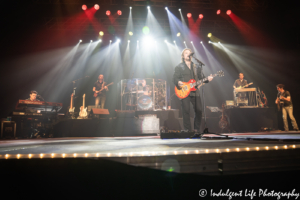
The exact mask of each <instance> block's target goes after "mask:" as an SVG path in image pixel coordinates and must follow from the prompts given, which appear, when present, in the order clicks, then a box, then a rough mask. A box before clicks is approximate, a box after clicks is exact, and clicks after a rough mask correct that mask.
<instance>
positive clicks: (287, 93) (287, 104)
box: [277, 91, 293, 107]
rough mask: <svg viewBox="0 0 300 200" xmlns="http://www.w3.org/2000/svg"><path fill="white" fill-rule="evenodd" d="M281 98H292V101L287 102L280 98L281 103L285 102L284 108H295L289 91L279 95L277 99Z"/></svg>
mask: <svg viewBox="0 0 300 200" xmlns="http://www.w3.org/2000/svg"><path fill="white" fill-rule="evenodd" d="M280 96H283V97H284V98H287V97H290V101H286V100H283V99H280V98H279V100H280V101H283V107H288V106H293V103H292V98H291V95H290V92H289V91H284V92H283V93H278V95H277V97H280Z"/></svg>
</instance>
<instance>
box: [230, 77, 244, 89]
mask: <svg viewBox="0 0 300 200" xmlns="http://www.w3.org/2000/svg"><path fill="white" fill-rule="evenodd" d="M245 85H247V80H245V79H243V81H241V80H240V79H236V80H235V82H234V84H233V86H235V87H236V88H238V87H240V86H241V87H243V86H245Z"/></svg>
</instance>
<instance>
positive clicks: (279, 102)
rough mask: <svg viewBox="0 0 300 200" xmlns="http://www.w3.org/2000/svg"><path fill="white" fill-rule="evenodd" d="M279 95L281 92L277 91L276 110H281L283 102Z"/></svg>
mask: <svg viewBox="0 0 300 200" xmlns="http://www.w3.org/2000/svg"><path fill="white" fill-rule="evenodd" d="M280 97H281V93H278V94H277V99H276V104H277V109H278V111H281V109H282V107H283V104H284V101H283V100H281V99H280Z"/></svg>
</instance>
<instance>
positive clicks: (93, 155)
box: [0, 145, 300, 159]
mask: <svg viewBox="0 0 300 200" xmlns="http://www.w3.org/2000/svg"><path fill="white" fill-rule="evenodd" d="M299 147H300V145H283V146H265V147H251V148H250V147H246V148H238V147H237V148H230V149H229V148H225V149H203V150H184V151H157V152H154V151H144V152H126V153H123V152H119V153H68V154H66V153H50V154H49V153H48V154H43V153H40V154H5V155H0V159H32V158H33V159H37V158H40V159H42V158H97V157H141V156H165V155H187V154H189V155H192V154H208V153H229V152H245V151H269V150H273V151H276V150H284V149H296V148H299Z"/></svg>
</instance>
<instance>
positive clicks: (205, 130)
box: [191, 55, 228, 139]
mask: <svg viewBox="0 0 300 200" xmlns="http://www.w3.org/2000/svg"><path fill="white" fill-rule="evenodd" d="M191 56H192V57H193V58H194V59H195V60H196V61H197V62H198V64H199V65H200V71H201V76H202V77H204V74H203V66H205V65H204V64H203V63H202V62H201V61H200V60H198V59H197V58H195V57H194V56H193V55H191ZM204 87H205V85H203V86H202V99H203V106H202V108H204V109H203V112H204V127H205V128H204V130H203V132H202V133H195V134H194V135H193V136H192V137H191V138H199V139H201V138H202V137H203V135H204V134H214V135H219V136H224V137H225V138H228V135H222V134H219V133H210V132H209V131H208V128H207V124H206V111H205V95H204ZM199 90H200V89H199ZM199 92H200V91H199ZM195 105H196V104H195ZM201 118H202V116H201Z"/></svg>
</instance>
